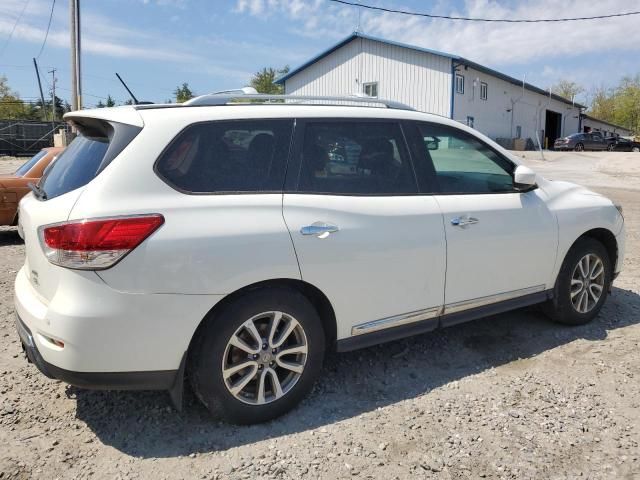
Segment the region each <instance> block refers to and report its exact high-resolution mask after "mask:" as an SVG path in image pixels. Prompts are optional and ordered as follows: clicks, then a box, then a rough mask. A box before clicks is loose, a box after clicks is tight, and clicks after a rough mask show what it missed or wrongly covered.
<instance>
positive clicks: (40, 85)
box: [33, 58, 47, 120]
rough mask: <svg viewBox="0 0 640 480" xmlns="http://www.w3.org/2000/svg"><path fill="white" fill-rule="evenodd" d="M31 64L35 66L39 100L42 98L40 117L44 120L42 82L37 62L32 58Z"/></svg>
mask: <svg viewBox="0 0 640 480" xmlns="http://www.w3.org/2000/svg"><path fill="white" fill-rule="evenodd" d="M33 66H34V67H36V77H38V88H40V100H42V119H43V120H46V119H47V117H46V115H47V111H46V110H45V108H44V94H43V93H42V82H41V81H40V71H39V70H38V62H36V59H35V58H34V59H33Z"/></svg>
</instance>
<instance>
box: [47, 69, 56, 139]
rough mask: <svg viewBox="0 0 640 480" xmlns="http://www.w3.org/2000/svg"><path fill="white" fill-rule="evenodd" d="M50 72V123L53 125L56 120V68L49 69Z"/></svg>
mask: <svg viewBox="0 0 640 480" xmlns="http://www.w3.org/2000/svg"><path fill="white" fill-rule="evenodd" d="M49 73H50V74H51V97H52V103H51V123H52V124H53V125H54V126H55V122H56V81H57V80H56V69H55V68H54V69H53V70H49Z"/></svg>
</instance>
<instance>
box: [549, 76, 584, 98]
mask: <svg viewBox="0 0 640 480" xmlns="http://www.w3.org/2000/svg"><path fill="white" fill-rule="evenodd" d="M551 91H552V92H553V93H555V94H556V95H560V96H561V97H562V98H566V99H567V100H574V99H575V97H577V96H578V95H580V94H581V93H583V92H584V87H583V86H582V85H580V84H578V83H576V82H571V81H569V80H560V81H559V82H558V83H556V84H555V85H553V86H552V87H551Z"/></svg>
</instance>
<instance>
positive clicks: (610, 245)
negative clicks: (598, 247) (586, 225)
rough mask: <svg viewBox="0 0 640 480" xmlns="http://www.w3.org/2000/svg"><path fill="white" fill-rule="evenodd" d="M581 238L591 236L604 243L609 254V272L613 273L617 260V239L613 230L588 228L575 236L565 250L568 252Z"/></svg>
mask: <svg viewBox="0 0 640 480" xmlns="http://www.w3.org/2000/svg"><path fill="white" fill-rule="evenodd" d="M581 238H593V239H594V240H597V241H598V242H600V243H601V244H602V245H604V248H605V249H606V250H607V253H608V254H609V260H610V261H611V273H613V271H614V270H615V268H616V264H617V262H618V241H617V240H616V236H615V235H614V234H613V232H612V231H611V230H609V229H607V228H593V229H591V230H588V231H586V232H584V233H583V234H582V235H580V236H579V237H578V238H576V240H575V241H574V242H573V243H572V244H571V247H569V250H567V252H569V251H570V250H571V249H572V248H573V246H574V245H575V244H576V243H577V242H578V241H579V240H580V239H581Z"/></svg>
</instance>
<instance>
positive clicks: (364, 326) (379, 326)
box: [351, 285, 545, 336]
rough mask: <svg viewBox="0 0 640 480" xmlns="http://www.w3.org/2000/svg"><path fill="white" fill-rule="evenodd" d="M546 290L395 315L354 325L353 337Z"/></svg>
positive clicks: (528, 290) (541, 287)
mask: <svg viewBox="0 0 640 480" xmlns="http://www.w3.org/2000/svg"><path fill="white" fill-rule="evenodd" d="M544 290H545V286H544V285H536V286H534V287H528V288H521V289H518V290H511V291H509V292H503V293H498V294H496V295H489V296H486V297H480V298H474V299H472V300H464V301H462V302H455V303H448V304H446V305H444V306H440V307H432V308H426V309H424V310H416V311H415V312H409V313H403V314H402V315H395V316H393V317H386V318H380V319H378V320H373V321H371V322H366V323H361V324H359V325H354V326H353V327H352V328H351V335H352V336H356V335H362V334H365V333H373V332H377V331H380V330H385V329H387V328H393V327H399V326H401V325H407V324H410V323H415V322H421V321H423V320H428V319H430V318H435V317H439V316H441V315H447V314H449V313H457V312H461V311H463V310H470V309H472V308H477V307H484V306H486V305H491V304H493V303H499V302H504V301H506V300H512V299H514V298H518V297H523V296H525V295H531V294H532V293H539V292H543V291H544Z"/></svg>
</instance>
